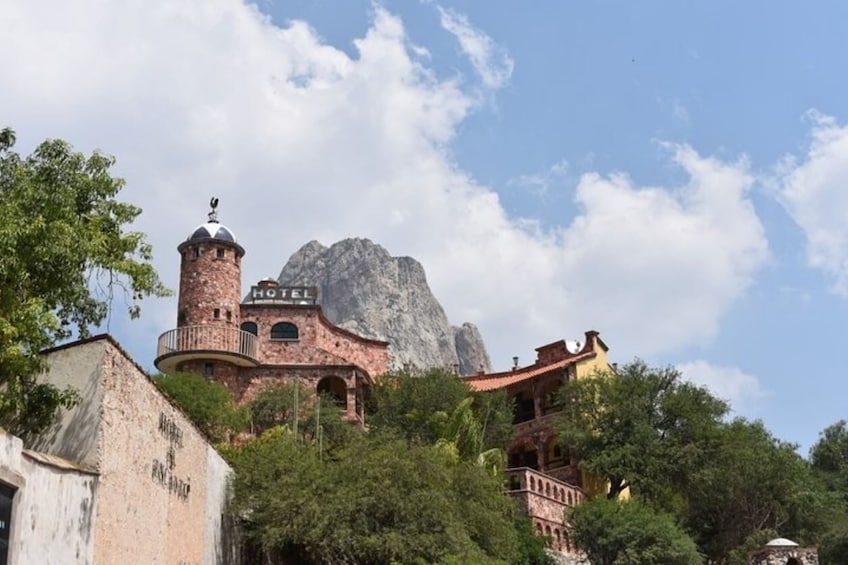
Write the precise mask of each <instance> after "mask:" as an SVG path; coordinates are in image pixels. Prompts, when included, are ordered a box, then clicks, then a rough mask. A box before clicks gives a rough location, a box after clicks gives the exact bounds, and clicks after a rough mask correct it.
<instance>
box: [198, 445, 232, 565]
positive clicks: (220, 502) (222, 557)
mask: <svg viewBox="0 0 848 565" xmlns="http://www.w3.org/2000/svg"><path fill="white" fill-rule="evenodd" d="M231 475H232V469H230V466H229V465H228V464H227V462H226V461H224V459H223V458H222V457H221V456H220V455H219V454H218V452H217V451H215V450H214V449H212V448H211V447H209V448H208V449H207V450H206V485H207V487H206V529H205V531H204V533H203V563H204V565H217V564H222V563H234V562H236V559H235V555H234V554H233V551H234V547H233V546H232V543H233V542H234V540H233V537H232V536H233V532H231V531H227V527H228V524H225V523H222V517H223V514H224V512H225V511H226V509H227V500H228V497H229V481H230V476H231Z"/></svg>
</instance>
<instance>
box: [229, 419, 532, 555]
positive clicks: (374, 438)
mask: <svg viewBox="0 0 848 565" xmlns="http://www.w3.org/2000/svg"><path fill="white" fill-rule="evenodd" d="M227 455H228V458H229V459H230V461H231V462H232V465H233V467H234V469H235V471H236V478H235V481H234V504H235V511H236V513H237V515H239V516H243V517H244V518H245V519H246V532H247V535H248V537H249V539H250V540H252V541H253V542H254V543H256V544H258V545H259V546H260V547H261V548H262V549H263V553H264V555H265V557H266V559H267V561H266V562H269V563H282V562H284V559H289V560H291V561H290V562H298V563H304V564H313V563H315V564H317V563H359V564H363V565H368V564H375V565H376V564H384V563H422V564H423V563H440V562H445V563H484V564H485V563H491V564H494V563H506V562H507V561H508V560H509V559H511V558H512V557H513V556H515V555H517V535H516V530H515V528H514V527H513V521H514V519H515V508H514V506H513V504H512V501H511V500H509V499H508V498H506V497H505V496H504V495H503V493H502V491H501V484H500V479H499V478H494V477H492V476H490V475H489V474H488V473H486V472H485V470H483V469H481V468H479V467H477V466H475V465H472V464H470V463H457V462H455V461H454V460H452V459H451V458H450V457H448V456H447V455H446V454H445V453H444V452H443V451H442V450H439V449H436V448H435V447H433V446H429V445H420V444H409V443H408V442H407V441H406V440H404V439H401V438H398V437H394V436H391V435H385V434H381V433H379V432H375V433H369V434H363V435H360V436H357V437H356V438H354V440H353V441H351V442H350V443H348V444H347V445H345V446H341V447H339V448H338V449H337V450H336V451H335V452H334V454H333V456H332V457H329V458H324V459H323V460H322V459H321V458H320V457H319V456H318V453H317V449H316V447H315V445H314V444H313V443H309V442H304V441H302V439H299V438H297V437H296V436H295V435H294V434H293V432H292V431H291V430H290V429H289V428H282V427H278V428H274V429H272V430H270V431H269V432H267V433H266V434H264V435H263V436H261V437H260V438H258V439H257V440H255V441H252V442H249V443H248V444H246V445H244V446H242V447H240V448H232V449H230V450H228V453H227Z"/></svg>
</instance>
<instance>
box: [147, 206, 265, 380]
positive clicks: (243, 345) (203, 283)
mask: <svg viewBox="0 0 848 565" xmlns="http://www.w3.org/2000/svg"><path fill="white" fill-rule="evenodd" d="M210 204H211V206H212V211H211V212H210V213H209V220H208V221H207V222H206V223H204V224H201V225H200V226H198V227H197V228H195V230H194V231H193V232H192V233H191V235H189V237H188V239H186V240H185V241H184V242H183V243H181V244H180V245H179V246H178V247H177V251H179V253H180V257H181V258H180V290H179V300H178V307H177V327H176V328H175V329H173V330H170V331H168V332H165V333H164V334H162V335H161V336H160V337H159V343H158V350H157V357H156V360H155V364H156V367H157V368H158V369H159V370H160V371H163V372H174V371H190V372H194V373H200V374H202V375H205V376H207V377H208V378H211V379H215V380H220V381H222V382H224V383H225V384H227V385H228V386H230V387H231V388H232V387H234V386H235V382H236V378H237V374H238V367H246V366H256V364H257V361H256V340H255V335H253V334H252V333H247V332H243V331H241V329H240V326H239V324H240V317H241V316H240V304H241V259H242V257H243V256H244V248H242V246H241V245H239V244H238V243H236V238H235V236H234V235H233V232H232V231H230V230H229V229H227V227H226V226H224V225H222V224H221V223H219V222H218V214H217V210H216V208H217V205H218V199H217V198H213V199H212V201H211V203H210Z"/></svg>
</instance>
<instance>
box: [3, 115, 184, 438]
mask: <svg viewBox="0 0 848 565" xmlns="http://www.w3.org/2000/svg"><path fill="white" fill-rule="evenodd" d="M14 145H15V134H14V132H13V131H12V130H11V129H8V128H7V129H3V130H0V385H2V386H3V389H2V393H0V420H2V423H3V424H4V425H5V426H7V427H9V428H11V429H12V430H13V431H16V432H19V433H24V432H27V431H34V430H38V429H40V428H42V427H44V426H46V425H47V424H49V423H50V421H51V419H52V417H53V415H54V413H55V411H56V409H57V408H58V407H59V406H62V405H66V406H67V405H69V404H72V403H73V402H74V401H75V395H74V392H73V391H72V390H63V391H61V390H58V389H56V388H55V387H53V386H51V385H48V384H43V383H38V382H37V381H36V376H37V375H38V374H39V372H40V371H41V370H42V368H43V363H42V359H41V358H40V356H39V352H40V351H41V350H43V349H44V348H47V347H50V346H52V345H54V344H55V343H56V342H57V341H58V340H61V339H66V338H68V337H70V336H71V335H72V334H73V332H77V334H78V335H79V336H81V337H85V336H87V335H88V332H89V330H90V328H91V327H95V326H98V325H99V324H101V323H102V322H103V321H104V320H105V319H106V317H107V316H108V314H109V309H110V307H111V304H112V302H113V298H115V296H116V294H117V296H118V297H120V298H122V299H123V300H124V301H125V303H126V306H127V308H128V310H129V313H130V315H131V316H133V317H135V316H138V314H139V301H140V300H141V299H143V298H144V297H146V296H151V295H153V296H163V295H166V294H168V291H167V289H166V288H165V287H164V286H163V285H162V283H161V282H160V280H159V277H158V275H157V274H156V271H155V270H154V268H153V266H152V265H151V263H150V261H151V247H150V245H149V244H148V243H146V241H145V237H144V235H143V234H141V233H139V232H134V231H127V230H126V227H127V226H128V225H129V224H131V223H132V222H133V220H135V218H136V217H137V216H138V215H139V213H140V212H141V210H140V209H139V208H138V207H136V206H133V205H131V204H127V203H123V202H119V201H118V200H116V199H115V197H116V196H117V194H118V192H119V191H120V190H121V188H122V187H123V185H124V181H123V180H122V179H120V178H116V177H113V176H111V174H110V172H109V169H110V167H111V166H112V165H113V164H114V163H115V159H114V158H113V157H110V156H108V155H104V154H102V153H100V152H96V151H95V152H94V153H92V154H91V155H89V156H85V155H83V154H82V153H78V152H75V151H74V150H73V149H72V147H71V146H70V145H69V144H68V143H66V142H64V141H61V140H48V141H45V142H43V143H42V144H41V145H39V146H38V147H37V148H36V149H35V151H34V152H33V153H32V154H31V155H29V156H27V157H21V156H20V155H19V154H17V153H16V152H14V151H13V147H14Z"/></svg>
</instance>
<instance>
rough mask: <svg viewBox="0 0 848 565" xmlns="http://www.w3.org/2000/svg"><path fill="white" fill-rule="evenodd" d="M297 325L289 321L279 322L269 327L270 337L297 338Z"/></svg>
mask: <svg viewBox="0 0 848 565" xmlns="http://www.w3.org/2000/svg"><path fill="white" fill-rule="evenodd" d="M297 338H298V331H297V326H296V325H294V324H292V323H290V322H279V323H277V324H274V325H273V327H272V328H271V339H297Z"/></svg>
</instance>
